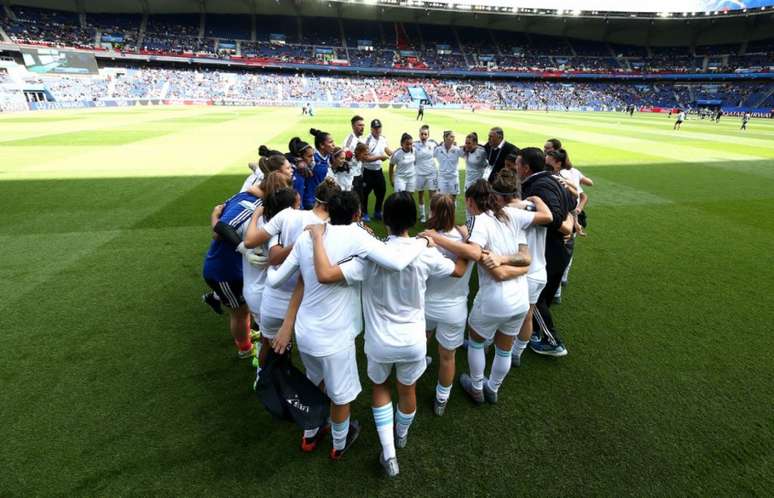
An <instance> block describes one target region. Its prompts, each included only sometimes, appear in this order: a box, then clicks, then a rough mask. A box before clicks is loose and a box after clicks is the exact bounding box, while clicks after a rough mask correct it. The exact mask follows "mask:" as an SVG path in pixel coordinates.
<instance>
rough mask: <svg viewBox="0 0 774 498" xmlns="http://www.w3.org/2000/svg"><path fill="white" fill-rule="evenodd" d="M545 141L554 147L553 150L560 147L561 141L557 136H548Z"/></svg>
mask: <svg viewBox="0 0 774 498" xmlns="http://www.w3.org/2000/svg"><path fill="white" fill-rule="evenodd" d="M546 142H548V143H550V144H551V145H552V146H553V147H554V150H559V149H561V148H562V141H561V140H559V139H558V138H549V139H548V140H546Z"/></svg>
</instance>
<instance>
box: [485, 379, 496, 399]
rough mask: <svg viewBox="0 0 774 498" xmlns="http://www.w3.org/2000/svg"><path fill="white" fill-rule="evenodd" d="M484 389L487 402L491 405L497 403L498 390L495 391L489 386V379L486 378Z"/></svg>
mask: <svg viewBox="0 0 774 498" xmlns="http://www.w3.org/2000/svg"><path fill="white" fill-rule="evenodd" d="M483 391H484V399H485V400H486V402H487V403H489V404H490V405H496V404H497V391H493V390H492V389H491V388H490V387H489V382H488V381H487V379H484V389H483Z"/></svg>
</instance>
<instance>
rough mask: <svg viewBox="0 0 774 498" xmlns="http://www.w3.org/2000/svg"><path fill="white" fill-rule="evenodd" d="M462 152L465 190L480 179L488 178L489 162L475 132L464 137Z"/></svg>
mask: <svg viewBox="0 0 774 498" xmlns="http://www.w3.org/2000/svg"><path fill="white" fill-rule="evenodd" d="M462 152H463V155H464V157H465V190H467V189H468V187H470V186H471V185H473V184H474V183H476V182H477V181H478V180H480V179H481V178H489V172H488V171H487V167H488V166H489V161H488V160H487V157H486V149H484V147H482V146H481V145H479V144H478V134H477V133H476V132H475V131H474V132H471V133H468V135H467V136H466V137H465V146H464V147H463V149H462Z"/></svg>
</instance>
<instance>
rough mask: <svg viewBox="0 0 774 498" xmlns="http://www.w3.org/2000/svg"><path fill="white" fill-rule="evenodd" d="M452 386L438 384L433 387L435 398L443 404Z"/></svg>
mask: <svg viewBox="0 0 774 498" xmlns="http://www.w3.org/2000/svg"><path fill="white" fill-rule="evenodd" d="M451 389H452V386H442V385H441V383H440V382H439V383H438V384H436V385H435V398H436V399H437V400H438V401H440V402H441V403H445V402H446V401H447V400H448V399H449V396H450V395H451Z"/></svg>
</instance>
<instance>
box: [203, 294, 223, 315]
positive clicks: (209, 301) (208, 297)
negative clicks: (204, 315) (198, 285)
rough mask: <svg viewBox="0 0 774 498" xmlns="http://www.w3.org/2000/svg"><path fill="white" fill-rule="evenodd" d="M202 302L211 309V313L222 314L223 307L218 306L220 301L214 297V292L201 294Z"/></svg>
mask: <svg viewBox="0 0 774 498" xmlns="http://www.w3.org/2000/svg"><path fill="white" fill-rule="evenodd" d="M202 302H203V303H204V304H206V305H207V306H209V307H210V308H212V311H214V312H215V313H217V314H219V315H222V314H223V306H221V304H220V299H218V298H217V297H215V293H214V292H208V293H206V294H202Z"/></svg>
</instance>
